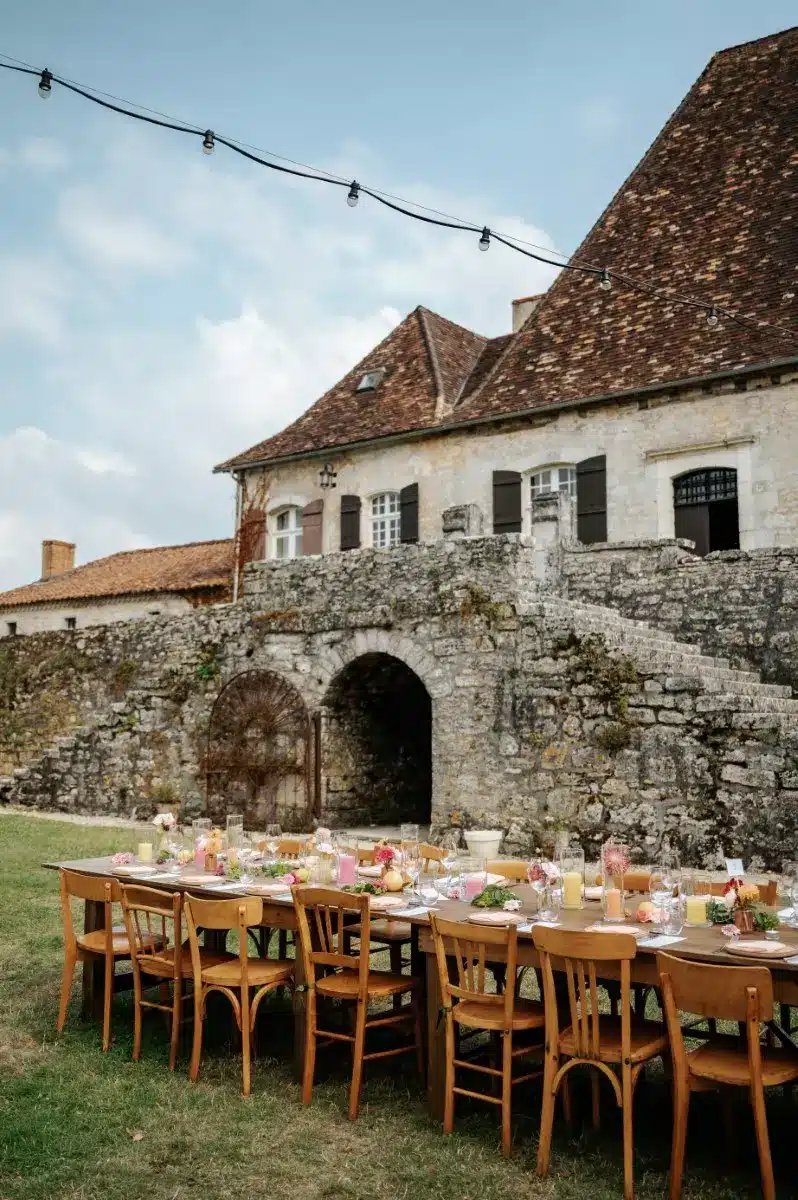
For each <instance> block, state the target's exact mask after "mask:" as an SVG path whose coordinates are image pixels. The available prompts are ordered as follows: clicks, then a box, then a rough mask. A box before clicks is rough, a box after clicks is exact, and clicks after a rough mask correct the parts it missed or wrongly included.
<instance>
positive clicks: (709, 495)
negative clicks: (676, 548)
mask: <svg viewBox="0 0 798 1200" xmlns="http://www.w3.org/2000/svg"><path fill="white" fill-rule="evenodd" d="M673 505H674V530H675V533H676V536H677V537H681V538H689V539H690V541H692V542H695V552H696V554H702V555H703V554H709V553H710V552H711V551H712V550H737V549H739V546H740V521H739V515H738V512H737V472H736V471H735V470H733V469H732V468H731V467H707V468H705V469H703V470H701V471H687V472H686V473H685V474H684V475H677V476H676V477H675V479H674V480H673Z"/></svg>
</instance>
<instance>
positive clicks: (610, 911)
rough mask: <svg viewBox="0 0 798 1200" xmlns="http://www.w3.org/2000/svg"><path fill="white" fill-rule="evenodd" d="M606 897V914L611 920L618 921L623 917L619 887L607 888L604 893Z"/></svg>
mask: <svg viewBox="0 0 798 1200" xmlns="http://www.w3.org/2000/svg"><path fill="white" fill-rule="evenodd" d="M604 895H605V897H606V915H607V916H608V917H609V918H610V920H612V921H620V920H622V919H623V902H622V898H621V889H620V888H607V890H606V892H605V893H604Z"/></svg>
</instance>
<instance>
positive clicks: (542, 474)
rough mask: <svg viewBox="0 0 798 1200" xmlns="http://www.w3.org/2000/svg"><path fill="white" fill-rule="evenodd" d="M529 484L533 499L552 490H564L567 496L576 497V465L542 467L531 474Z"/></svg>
mask: <svg viewBox="0 0 798 1200" xmlns="http://www.w3.org/2000/svg"><path fill="white" fill-rule="evenodd" d="M529 486H530V490H531V494H532V499H533V500H536V499H537V497H538V496H545V495H548V494H549V493H550V492H564V493H565V495H566V496H571V497H573V498H576V467H575V466H573V465H572V464H566V465H565V466H561V467H541V469H540V470H539V471H534V472H533V473H532V474H531V475H530V476H529Z"/></svg>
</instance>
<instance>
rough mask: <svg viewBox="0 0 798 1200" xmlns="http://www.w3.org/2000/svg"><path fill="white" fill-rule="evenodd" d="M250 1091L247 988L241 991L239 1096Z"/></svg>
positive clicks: (245, 1094) (246, 1094)
mask: <svg viewBox="0 0 798 1200" xmlns="http://www.w3.org/2000/svg"><path fill="white" fill-rule="evenodd" d="M251 1091H252V1073H251V1060H250V1042H249V988H245V987H242V989H241V1094H242V1095H243V1096H248V1095H249V1094H250V1092H251Z"/></svg>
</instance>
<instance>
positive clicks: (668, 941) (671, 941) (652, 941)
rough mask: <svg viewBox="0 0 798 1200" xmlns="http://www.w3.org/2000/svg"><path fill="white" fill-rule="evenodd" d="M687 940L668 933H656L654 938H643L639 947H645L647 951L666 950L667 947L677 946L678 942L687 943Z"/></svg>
mask: <svg viewBox="0 0 798 1200" xmlns="http://www.w3.org/2000/svg"><path fill="white" fill-rule="evenodd" d="M686 941H687V938H684V937H672V936H670V935H668V934H667V933H655V934H654V935H653V936H652V937H647V938H643V940H642V942H638V943H637V944H638V946H645V948H646V949H647V950H664V949H665V947H666V946H675V945H676V943H677V942H686Z"/></svg>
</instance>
